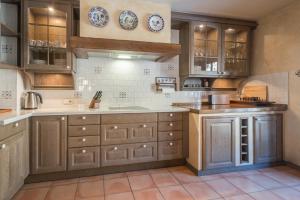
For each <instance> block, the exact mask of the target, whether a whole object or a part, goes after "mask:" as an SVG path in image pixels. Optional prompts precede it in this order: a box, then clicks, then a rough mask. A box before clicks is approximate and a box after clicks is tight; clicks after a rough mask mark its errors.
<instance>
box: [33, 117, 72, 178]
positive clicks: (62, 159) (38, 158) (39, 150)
mask: <svg viewBox="0 0 300 200" xmlns="http://www.w3.org/2000/svg"><path fill="white" fill-rule="evenodd" d="M31 134H32V135H31V173H32V174H41V173H49V172H59V171H65V170H66V166H67V165H66V163H67V161H66V160H67V159H66V157H67V155H66V154H67V117H66V116H49V117H48V116H47V117H33V118H32V132H31Z"/></svg>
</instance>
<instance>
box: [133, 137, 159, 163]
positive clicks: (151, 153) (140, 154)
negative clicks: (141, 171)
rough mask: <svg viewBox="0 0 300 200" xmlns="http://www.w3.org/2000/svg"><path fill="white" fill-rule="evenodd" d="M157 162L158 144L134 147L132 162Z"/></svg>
mask: <svg viewBox="0 0 300 200" xmlns="http://www.w3.org/2000/svg"><path fill="white" fill-rule="evenodd" d="M156 160H157V142H152V143H139V144H133V145H132V162H133V163H141V162H150V161H156Z"/></svg>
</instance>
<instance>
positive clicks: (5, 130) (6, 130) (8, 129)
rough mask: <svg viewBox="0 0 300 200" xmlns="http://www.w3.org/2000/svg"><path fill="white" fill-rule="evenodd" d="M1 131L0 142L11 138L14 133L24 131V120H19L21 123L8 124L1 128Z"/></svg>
mask: <svg viewBox="0 0 300 200" xmlns="http://www.w3.org/2000/svg"><path fill="white" fill-rule="evenodd" d="M1 129H2V132H1V131H0V132H1V135H0V141H1V140H3V139H5V138H8V137H10V136H13V135H15V134H16V133H19V132H21V131H24V130H26V120H21V121H17V122H14V123H11V124H8V125H6V126H3V127H1Z"/></svg>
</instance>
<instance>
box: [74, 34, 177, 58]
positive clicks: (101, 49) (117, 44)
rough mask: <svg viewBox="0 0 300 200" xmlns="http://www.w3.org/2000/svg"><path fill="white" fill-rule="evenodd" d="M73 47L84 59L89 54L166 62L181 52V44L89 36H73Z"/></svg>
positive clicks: (77, 55)
mask: <svg viewBox="0 0 300 200" xmlns="http://www.w3.org/2000/svg"><path fill="white" fill-rule="evenodd" d="M71 48H72V51H73V53H74V54H75V56H76V57H77V58H84V59H87V58H88V57H89V56H100V57H111V58H119V59H144V60H152V61H155V62H164V61H167V60H169V59H171V58H172V57H175V56H177V55H179V54H180V53H181V45H180V44H169V43H152V42H140V41H129V40H114V39H103V38H88V37H72V38H71Z"/></svg>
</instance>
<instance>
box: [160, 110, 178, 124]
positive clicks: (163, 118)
mask: <svg viewBox="0 0 300 200" xmlns="http://www.w3.org/2000/svg"><path fill="white" fill-rule="evenodd" d="M181 120H182V113H172V112H169V113H158V121H160V122H170V121H181Z"/></svg>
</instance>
